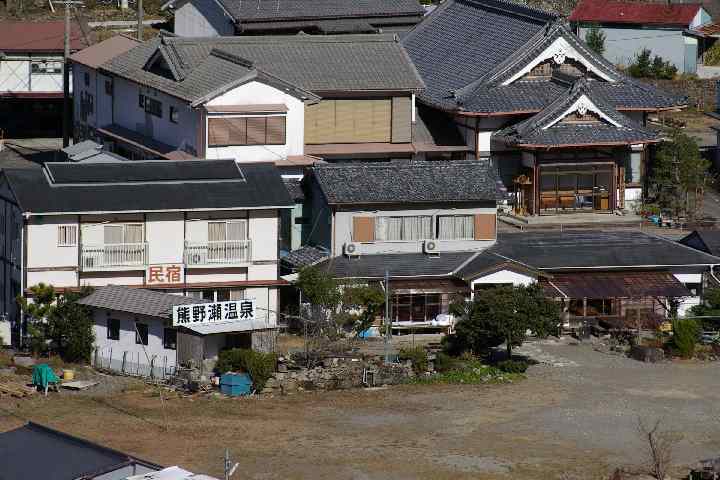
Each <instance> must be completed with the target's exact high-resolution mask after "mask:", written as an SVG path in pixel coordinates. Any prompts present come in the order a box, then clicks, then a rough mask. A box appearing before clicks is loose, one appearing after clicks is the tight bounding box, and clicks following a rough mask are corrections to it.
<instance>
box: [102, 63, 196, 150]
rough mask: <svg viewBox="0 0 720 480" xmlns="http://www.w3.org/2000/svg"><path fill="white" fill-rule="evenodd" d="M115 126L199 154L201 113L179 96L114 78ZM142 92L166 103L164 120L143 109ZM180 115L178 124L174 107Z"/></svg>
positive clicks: (163, 103) (163, 105)
mask: <svg viewBox="0 0 720 480" xmlns="http://www.w3.org/2000/svg"><path fill="white" fill-rule="evenodd" d="M114 82H115V83H114V95H113V105H114V123H115V124H117V125H120V126H121V127H124V128H127V129H129V130H132V131H135V132H137V133H140V134H141V135H145V136H148V137H152V138H153V139H155V140H158V141H160V142H163V143H165V144H167V145H170V146H172V147H175V148H177V149H179V150H185V151H189V150H192V151H196V152H197V147H198V132H199V130H198V128H199V126H200V123H199V122H200V113H199V112H198V111H197V110H193V109H191V108H190V106H189V105H188V104H187V103H185V102H184V101H181V100H179V99H177V98H175V97H171V96H170V95H167V94H165V93H162V92H158V91H157V90H154V89H152V88H147V87H141V86H139V85H137V84H135V83H132V82H129V81H127V80H124V79H122V78H117V77H116V78H115V79H114ZM140 93H142V94H143V95H145V96H146V97H149V98H153V99H155V100H158V101H159V102H161V103H162V118H160V117H156V116H155V115H151V114H149V113H147V112H146V111H145V109H144V108H142V107H140V105H139V101H138V97H139V95H140ZM171 106H172V107H175V108H176V109H177V112H178V122H177V123H173V122H171V121H170V107H171Z"/></svg>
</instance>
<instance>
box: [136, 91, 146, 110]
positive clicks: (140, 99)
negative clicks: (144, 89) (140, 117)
mask: <svg viewBox="0 0 720 480" xmlns="http://www.w3.org/2000/svg"><path fill="white" fill-rule="evenodd" d="M138 107H140V108H145V95H143V94H142V93H141V94H139V95H138Z"/></svg>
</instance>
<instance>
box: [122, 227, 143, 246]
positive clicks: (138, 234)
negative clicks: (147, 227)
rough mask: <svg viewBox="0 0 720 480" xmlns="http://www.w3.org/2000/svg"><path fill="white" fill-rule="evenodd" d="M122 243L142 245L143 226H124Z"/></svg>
mask: <svg viewBox="0 0 720 480" xmlns="http://www.w3.org/2000/svg"><path fill="white" fill-rule="evenodd" d="M124 240H125V241H124V243H142V241H143V226H142V225H141V224H139V223H132V224H129V225H125V238H124Z"/></svg>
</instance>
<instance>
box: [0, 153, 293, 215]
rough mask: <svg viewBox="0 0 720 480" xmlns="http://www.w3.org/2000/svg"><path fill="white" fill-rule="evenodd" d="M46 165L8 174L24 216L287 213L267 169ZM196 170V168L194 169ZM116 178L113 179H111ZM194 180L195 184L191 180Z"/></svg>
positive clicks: (167, 163) (202, 164)
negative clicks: (262, 210)
mask: <svg viewBox="0 0 720 480" xmlns="http://www.w3.org/2000/svg"><path fill="white" fill-rule="evenodd" d="M119 163H120V162H118V165H117V166H115V165H112V164H110V163H102V164H97V165H96V167H97V168H92V167H93V164H92V163H61V164H46V168H47V167H48V165H50V167H55V166H57V167H59V168H55V169H54V170H52V172H54V175H56V176H59V177H60V178H58V179H56V180H55V181H53V183H52V184H51V183H49V182H50V181H51V180H49V179H52V178H53V177H52V175H51V174H48V172H49V170H48V172H46V171H45V170H46V169H25V170H21V169H7V170H4V171H3V173H4V175H5V176H6V178H7V180H8V182H9V183H10V186H11V189H12V191H13V193H14V195H15V197H16V200H17V202H18V204H19V205H20V209H21V210H22V211H23V212H25V213H33V214H52V213H69V212H127V211H167V210H176V211H182V210H190V209H198V210H215V209H240V208H262V207H281V208H284V207H291V206H293V202H292V200H291V199H290V197H289V196H288V193H287V190H286V189H285V186H284V185H283V183H282V179H281V177H280V174H279V172H278V170H277V169H276V168H275V166H274V165H272V164H268V163H250V164H243V165H242V166H241V167H239V169H240V172H241V174H240V176H239V177H238V176H237V175H233V174H231V173H228V172H232V169H234V170H235V172H237V170H238V167H236V163H235V161H234V160H196V161H192V160H181V161H171V160H159V161H134V162H122V164H119ZM194 167H196V168H194ZM113 177H115V178H113ZM193 178H194V179H193Z"/></svg>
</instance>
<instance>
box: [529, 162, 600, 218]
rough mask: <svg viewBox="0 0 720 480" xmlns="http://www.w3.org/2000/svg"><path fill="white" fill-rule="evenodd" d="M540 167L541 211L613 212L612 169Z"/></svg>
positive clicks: (545, 212)
mask: <svg viewBox="0 0 720 480" xmlns="http://www.w3.org/2000/svg"><path fill="white" fill-rule="evenodd" d="M606 168H607V167H604V168H603V169H602V170H601V169H599V168H593V167H584V166H569V167H566V166H563V167H541V169H540V185H539V186H540V192H539V193H540V202H539V206H540V211H539V213H540V214H557V213H577V212H610V211H612V196H611V192H612V188H613V187H612V178H613V177H612V170H606Z"/></svg>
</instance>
